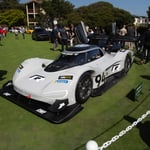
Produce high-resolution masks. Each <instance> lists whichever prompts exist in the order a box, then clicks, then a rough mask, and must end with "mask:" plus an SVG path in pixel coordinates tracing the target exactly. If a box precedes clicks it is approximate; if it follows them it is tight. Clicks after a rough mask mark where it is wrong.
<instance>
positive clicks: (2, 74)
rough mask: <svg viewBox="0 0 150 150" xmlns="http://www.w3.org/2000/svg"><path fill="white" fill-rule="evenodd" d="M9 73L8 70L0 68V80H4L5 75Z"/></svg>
mask: <svg viewBox="0 0 150 150" xmlns="http://www.w3.org/2000/svg"><path fill="white" fill-rule="evenodd" d="M6 74H7V71H6V70H0V81H2V80H4V79H5V77H4V76H5V75H6Z"/></svg>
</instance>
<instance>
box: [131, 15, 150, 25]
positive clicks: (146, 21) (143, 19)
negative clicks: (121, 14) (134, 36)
mask: <svg viewBox="0 0 150 150" xmlns="http://www.w3.org/2000/svg"><path fill="white" fill-rule="evenodd" d="M134 18H135V19H134V20H135V21H134V25H135V26H140V25H146V24H149V23H150V21H149V19H148V17H143V16H134Z"/></svg>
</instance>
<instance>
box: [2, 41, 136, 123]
mask: <svg viewBox="0 0 150 150" xmlns="http://www.w3.org/2000/svg"><path fill="white" fill-rule="evenodd" d="M110 49H111V50H110ZM133 60H134V53H133V51H131V50H125V49H118V47H116V46H115V48H114V47H111V48H109V51H105V50H103V49H101V48H100V47H98V46H95V45H89V44H78V45H75V46H74V47H71V48H69V49H68V50H65V51H63V52H62V53H61V55H60V56H59V57H58V59H56V60H54V61H53V60H48V59H41V58H31V59H28V60H25V61H24V62H23V63H21V64H20V66H19V67H18V68H17V70H16V72H15V74H14V76H13V80H12V84H11V85H10V82H9V83H8V84H6V85H5V86H4V90H2V95H3V96H4V97H7V98H8V97H13V95H15V96H14V97H18V99H19V105H20V103H22V105H27V107H32V109H34V111H35V112H36V113H39V114H40V115H45V116H46V117H45V118H46V119H47V116H48V119H50V121H52V122H54V123H61V122H64V121H65V120H67V119H68V118H69V117H70V116H71V115H73V114H74V113H76V112H77V111H79V110H81V107H79V106H80V105H81V104H83V103H84V102H86V101H87V100H88V99H89V97H90V96H97V95H100V94H101V92H103V90H104V89H105V88H106V87H107V86H109V85H111V83H113V82H112V80H115V79H118V78H119V77H120V76H123V75H124V74H126V73H127V72H128V71H129V69H130V67H131V64H132V62H133ZM8 87H12V88H11V90H8ZM9 89H10V88H9ZM12 91H13V92H12ZM14 93H15V94H14ZM16 95H17V96H16ZM19 96H23V97H26V99H28V100H26V101H25V100H22V99H21V98H20V97H19ZM14 101H15V102H16V103H17V100H16V99H15V100H14ZM21 101H22V102H21ZM26 102H27V104H25V103H26ZM30 105H31V106H30ZM43 105H44V107H43ZM35 106H37V107H35ZM34 107H35V108H34ZM66 110H67V111H66ZM31 111H33V110H31ZM64 112H65V115H62V116H61V117H60V114H61V113H64ZM48 113H52V114H55V115H56V116H55V115H54V116H55V117H54V116H53V117H49V116H51V115H48ZM57 117H58V118H57Z"/></svg>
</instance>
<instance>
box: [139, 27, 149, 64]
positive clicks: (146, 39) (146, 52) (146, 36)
mask: <svg viewBox="0 0 150 150" xmlns="http://www.w3.org/2000/svg"><path fill="white" fill-rule="evenodd" d="M143 47H144V48H143V52H142V61H141V63H144V58H145V64H146V63H148V61H149V59H150V25H148V29H147V30H146V31H145V33H144V35H143Z"/></svg>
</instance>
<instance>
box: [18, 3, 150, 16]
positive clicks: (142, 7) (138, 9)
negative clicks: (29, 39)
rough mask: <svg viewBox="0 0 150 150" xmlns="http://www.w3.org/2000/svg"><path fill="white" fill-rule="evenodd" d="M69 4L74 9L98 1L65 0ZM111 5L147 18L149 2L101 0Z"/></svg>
mask: <svg viewBox="0 0 150 150" xmlns="http://www.w3.org/2000/svg"><path fill="white" fill-rule="evenodd" d="M29 1H30V0H20V2H21V3H25V2H29ZM67 1H69V2H71V3H72V4H73V5H74V6H75V7H76V8H78V7H81V6H87V5H90V4H92V3H95V2H100V0H67ZM102 1H104V2H109V3H111V4H112V5H113V6H114V7H117V8H120V9H124V10H126V11H128V12H130V13H131V14H132V15H137V16H147V13H146V11H147V10H148V7H149V6H150V0H102Z"/></svg>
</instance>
